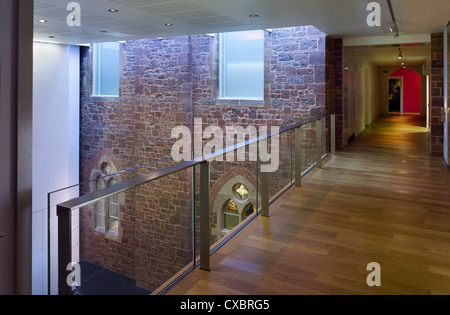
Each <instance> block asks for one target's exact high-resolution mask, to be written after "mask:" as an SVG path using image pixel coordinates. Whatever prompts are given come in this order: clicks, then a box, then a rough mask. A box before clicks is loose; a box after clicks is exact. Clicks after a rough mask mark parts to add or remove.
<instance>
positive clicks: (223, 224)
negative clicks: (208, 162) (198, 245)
mask: <svg viewBox="0 0 450 315" xmlns="http://www.w3.org/2000/svg"><path fill="white" fill-rule="evenodd" d="M228 176H229V175H227V174H225V175H223V178H227V177H228ZM228 178H229V177H228ZM219 182H220V181H219ZM259 199H260V196H259V194H257V192H256V188H255V185H254V184H253V183H252V182H251V181H250V180H249V179H248V178H247V177H246V176H243V175H235V176H233V177H232V178H229V179H228V181H224V182H223V184H220V189H218V193H217V195H216V196H215V198H214V204H213V205H212V207H213V212H214V213H215V215H216V218H217V223H216V226H215V227H213V229H212V233H213V235H215V236H216V237H217V239H220V238H222V237H223V236H224V235H226V234H228V233H229V232H230V231H231V230H232V229H234V228H235V227H236V226H238V225H239V224H241V223H242V222H243V221H244V220H246V219H247V218H249V217H250V216H252V214H253V213H255V209H256V207H254V205H257V204H259V203H260V201H259Z"/></svg>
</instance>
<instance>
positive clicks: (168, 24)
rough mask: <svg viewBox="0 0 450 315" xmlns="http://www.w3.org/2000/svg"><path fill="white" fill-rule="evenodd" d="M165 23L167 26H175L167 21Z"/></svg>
mask: <svg viewBox="0 0 450 315" xmlns="http://www.w3.org/2000/svg"><path fill="white" fill-rule="evenodd" d="M165 25H166V26H167V27H170V26H173V24H172V23H166V24H165Z"/></svg>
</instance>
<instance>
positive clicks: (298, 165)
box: [294, 127, 302, 187]
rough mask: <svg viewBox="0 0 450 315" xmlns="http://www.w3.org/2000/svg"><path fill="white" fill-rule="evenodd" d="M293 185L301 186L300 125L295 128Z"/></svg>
mask: <svg viewBox="0 0 450 315" xmlns="http://www.w3.org/2000/svg"><path fill="white" fill-rule="evenodd" d="M294 165H295V186H296V187H302V127H298V128H296V129H295V164H294Z"/></svg>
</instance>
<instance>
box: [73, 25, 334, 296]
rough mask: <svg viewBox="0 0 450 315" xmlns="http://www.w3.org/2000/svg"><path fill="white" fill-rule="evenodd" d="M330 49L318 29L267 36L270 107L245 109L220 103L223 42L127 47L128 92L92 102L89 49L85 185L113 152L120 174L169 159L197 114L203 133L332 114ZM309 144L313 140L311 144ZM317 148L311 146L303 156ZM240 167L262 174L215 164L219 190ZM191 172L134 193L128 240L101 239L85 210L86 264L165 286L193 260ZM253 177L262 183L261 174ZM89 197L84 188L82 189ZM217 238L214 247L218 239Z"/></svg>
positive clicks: (124, 225)
mask: <svg viewBox="0 0 450 315" xmlns="http://www.w3.org/2000/svg"><path fill="white" fill-rule="evenodd" d="M325 47H326V36H325V34H323V33H322V32H320V31H318V30H317V29H315V28H313V27H293V28H283V29H274V30H273V32H271V33H267V34H266V59H267V60H266V63H267V64H266V78H265V81H266V82H265V84H266V91H267V94H266V100H265V102H264V104H262V106H261V104H258V105H255V106H253V105H252V104H246V105H245V106H240V105H238V104H237V103H236V102H226V101H223V100H219V99H218V98H217V95H218V90H217V89H218V77H217V75H218V70H217V69H218V39H217V37H213V36H208V35H197V36H181V37H173V38H164V39H162V40H160V39H148V40H138V41H128V42H126V44H124V45H123V49H122V69H121V78H120V90H121V95H120V97H119V98H118V99H115V100H114V99H99V98H92V97H91V96H90V86H91V85H92V74H91V73H92V71H91V70H90V69H91V68H92V65H91V59H92V58H91V56H90V54H91V51H90V49H88V48H83V50H82V60H81V61H82V62H81V80H82V81H81V86H82V89H81V131H80V141H81V145H80V147H81V152H80V158H81V160H80V168H81V174H84V175H83V176H82V178H81V181H85V180H88V179H91V178H89V176H90V174H91V173H92V165H94V164H95V160H96V159H98V158H99V155H102V153H101V152H105V150H106V151H107V152H109V153H108V154H109V155H111V159H113V160H114V161H116V162H115V163H116V164H117V165H116V167H117V168H118V170H119V171H121V170H124V169H128V168H131V167H134V166H137V165H142V164H145V163H148V162H150V161H156V160H160V159H164V158H167V157H170V155H171V149H172V146H173V144H174V143H175V141H177V140H178V139H171V131H172V129H173V128H174V127H176V126H180V125H184V126H187V127H189V128H190V129H191V130H192V129H193V124H194V119H196V118H197V119H202V121H203V125H204V128H206V127H207V126H210V125H216V126H219V127H221V128H223V127H225V126H228V125H242V126H244V127H246V126H248V125H253V126H256V127H258V126H280V127H283V126H288V125H290V124H293V123H296V122H298V121H300V120H301V119H303V118H308V117H311V116H315V115H320V114H325V113H326V112H327V111H330V110H331V107H332V106H333V104H332V103H333V96H332V94H330V92H329V91H328V92H327V86H328V89H329V88H330V84H331V80H330V78H332V77H333V73H334V72H333V71H334V69H332V72H330V70H329V69H328V68H327V67H330V66H331V67H332V66H333V64H332V63H329V62H327V61H326V59H327V58H326V52H325ZM326 78H328V80H326ZM327 82H328V85H327ZM306 130H307V132H305V133H304V135H309V136H310V137H309V138H306V139H305V141H304V145H305V148H313V141H314V140H315V139H314V135H315V130H314V127H313V126H310V127H308V128H306ZM194 136H196V135H195V134H194V133H193V137H194ZM307 139H312V140H311V143H307V142H308V141H307ZM204 141H205V140H204ZM281 142H282V147H281V153H282V154H281V162H280V169H279V171H278V172H276V173H274V174H272V175H271V178H270V184H271V194H275V193H276V192H277V191H279V190H280V189H281V188H283V187H284V186H286V185H287V184H289V183H290V180H291V178H292V168H291V160H292V152H294V151H292V152H291V151H290V148H291V145H292V143H293V138H292V135H291V134H286V135H284V136H282V138H281ZM311 152H312V151H311V150H309V151H307V150H306V149H305V153H304V154H305V156H306V155H308V154H310V153H311ZM173 164H174V162H173V161H171V160H170V159H168V160H164V161H161V162H158V163H155V164H152V165H149V166H146V167H142V168H139V169H136V170H133V171H130V172H126V173H125V174H122V175H121V176H122V180H127V179H128V178H131V177H132V176H136V175H138V174H145V173H148V172H150V171H153V170H156V169H162V168H165V167H167V166H169V165H173ZM233 169H234V170H236V169H247V170H248V171H250V172H251V173H252V174H253V170H255V174H256V164H255V163H254V162H233V163H228V162H213V163H212V169H211V181H212V183H211V186H212V187H215V186H214V185H215V184H216V183H217V182H218V181H220V179H221V178H226V177H227V172H232V170H233ZM191 172H192V171H191V170H187V171H183V172H180V173H179V174H175V175H171V176H170V177H168V178H166V179H163V180H159V181H158V182H155V183H152V184H151V185H147V186H145V187H141V188H139V189H135V190H133V191H131V192H129V193H127V194H126V196H124V197H123V198H124V199H125V202H124V205H123V206H122V207H121V212H122V211H123V213H124V217H123V221H126V222H121V226H120V229H121V230H122V231H121V233H122V235H126V237H125V238H123V237H122V238H121V239H110V238H106V237H103V236H102V235H98V233H97V234H95V233H94V232H93V231H92V229H93V226H90V225H92V219H89V216H91V217H92V216H93V213H92V211H93V210H92V209H91V210H86V211H82V212H81V216H82V219H81V224H82V227H81V229H82V232H83V234H84V235H83V236H82V237H81V256H82V257H81V258H82V259H87V260H92V259H94V260H95V261H93V262H94V263H98V264H100V265H102V266H104V267H107V268H109V269H112V270H114V271H117V272H120V273H122V274H125V275H127V276H129V277H131V278H134V279H136V281H137V283H138V285H141V286H143V287H146V288H148V289H150V290H152V289H156V288H157V287H158V286H159V285H161V284H162V283H163V282H165V281H166V280H167V279H168V278H169V277H171V276H172V275H173V274H175V272H176V271H178V270H179V269H181V268H182V267H184V266H185V265H186V264H187V263H188V262H189V260H190V259H191V258H192V254H193V253H192V245H191V244H192V241H191V238H192V222H193V220H192V219H193V218H192V196H193V193H192V187H191V186H192V182H191V178H192V173H191ZM255 176H256V175H255ZM197 178H198V177H197ZM249 180H251V181H252V182H255V181H257V179H256V177H255V178H250V179H249ZM255 185H256V183H255ZM197 187H198V186H197ZM215 189H218V188H215ZM89 191H90V188H89V186H88V185H85V186H84V187H83V192H84V193H88V192H89ZM197 200H198V198H197ZM211 203H212V204H214V200H211ZM212 214H213V211H212ZM197 222H198V220H197ZM211 224H212V227H215V225H216V224H217V217H214V214H213V215H212V220H211ZM125 229H126V230H127V231H124V230H125ZM211 238H212V241H216V239H214V236H213V235H212V236H211ZM124 239H125V240H126V243H124ZM122 256H123V257H122ZM102 257H103V258H102ZM117 262H121V263H117ZM127 268H128V269H127Z"/></svg>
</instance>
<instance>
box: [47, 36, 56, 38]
mask: <svg viewBox="0 0 450 315" xmlns="http://www.w3.org/2000/svg"><path fill="white" fill-rule="evenodd" d="M55 37H56V36H53V35H50V36H49V37H48V38H55Z"/></svg>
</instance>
